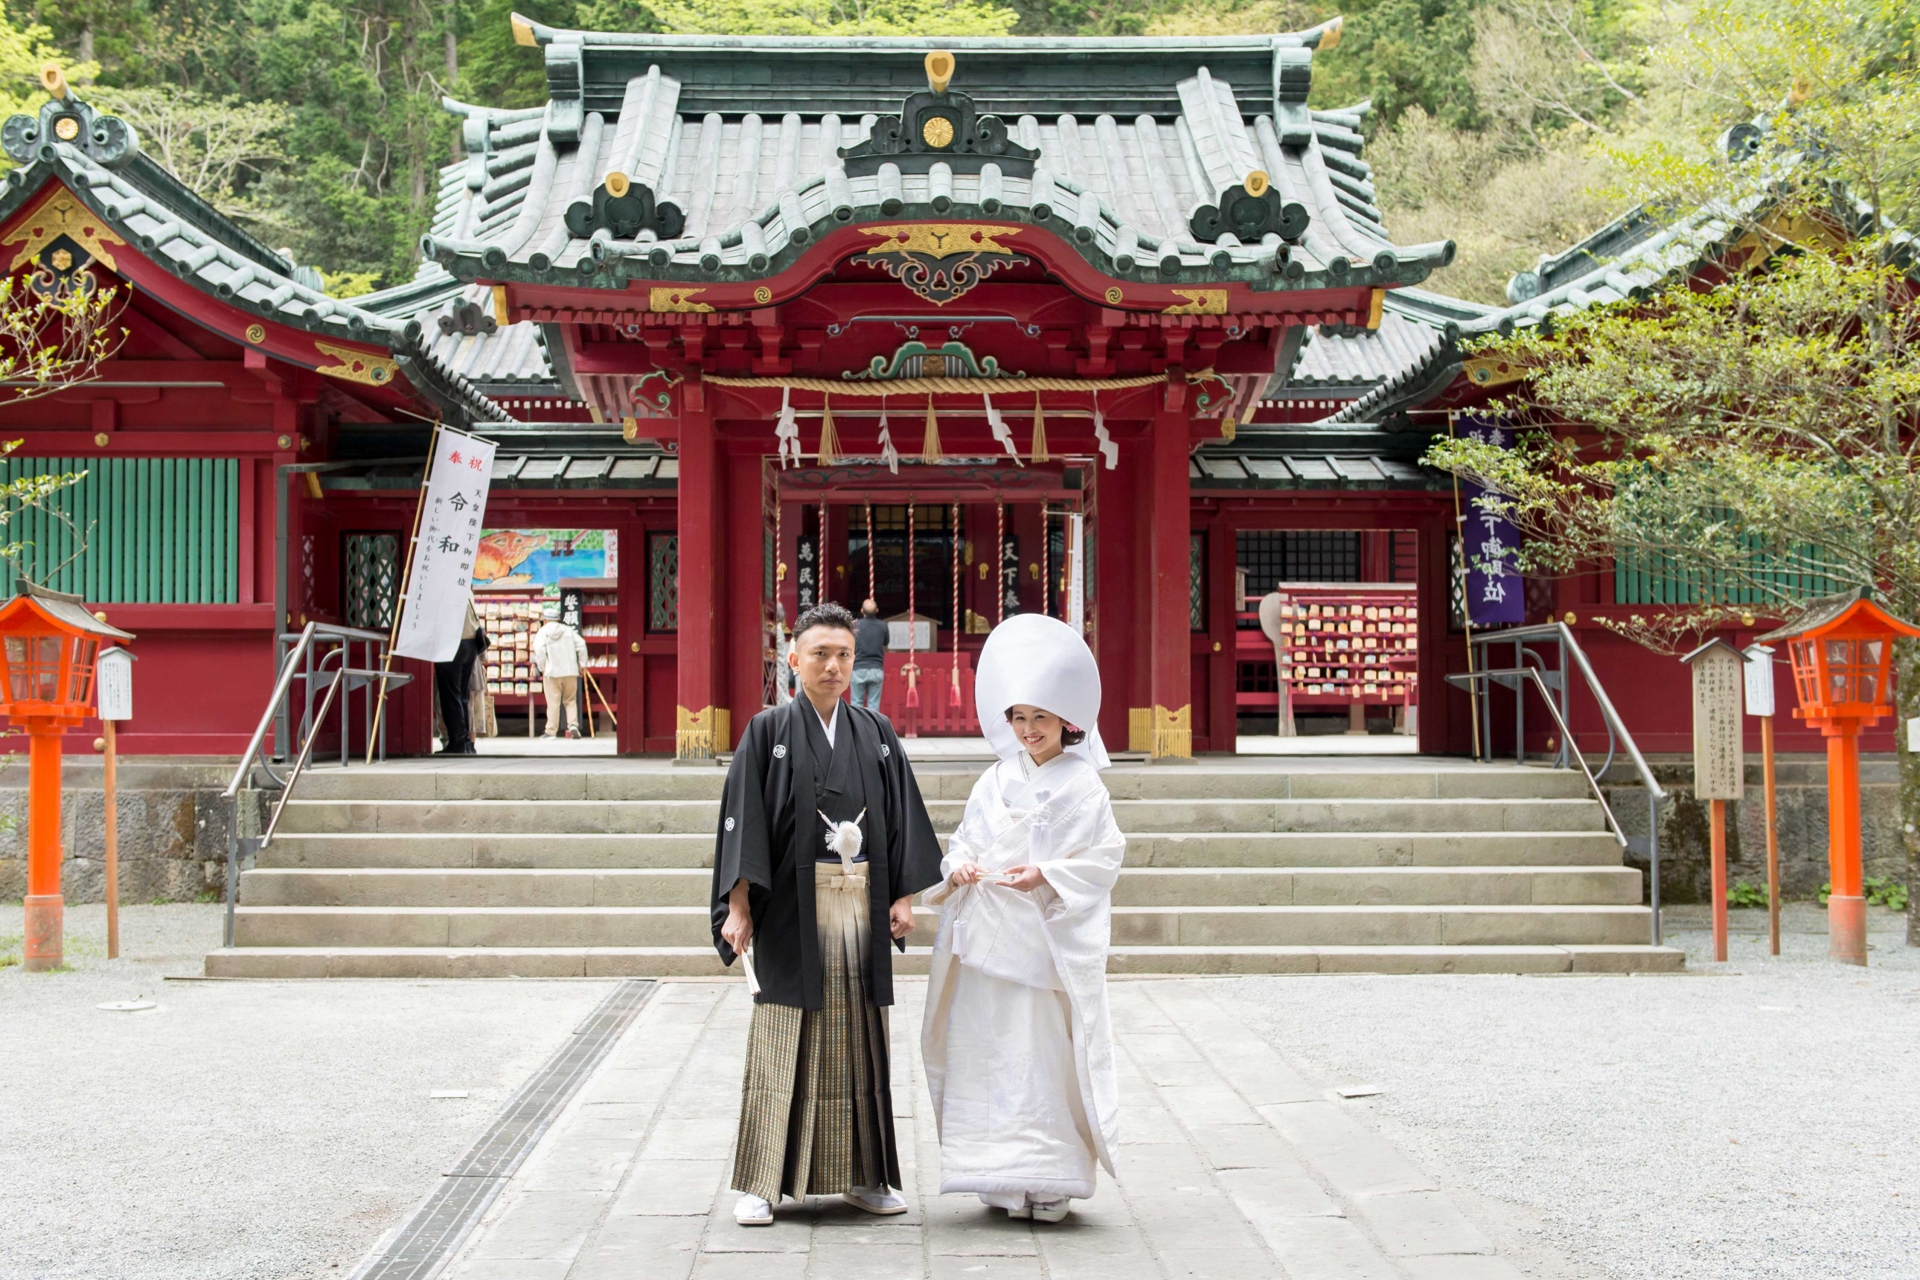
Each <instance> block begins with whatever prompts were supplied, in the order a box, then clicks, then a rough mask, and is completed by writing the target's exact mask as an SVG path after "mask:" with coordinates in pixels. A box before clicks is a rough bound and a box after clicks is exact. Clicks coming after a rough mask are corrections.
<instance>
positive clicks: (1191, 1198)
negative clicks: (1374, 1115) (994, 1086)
mask: <svg viewBox="0 0 1920 1280" xmlns="http://www.w3.org/2000/svg"><path fill="white" fill-rule="evenodd" d="M898 990H899V992H900V996H901V1000H900V1004H899V1006H898V1007H897V1008H896V1011H895V1017H894V1020H893V1025H892V1036H893V1058H894V1106H895V1112H896V1117H897V1129H898V1133H899V1138H900V1143H901V1160H902V1166H903V1170H902V1172H903V1176H904V1177H905V1179H906V1181H907V1184H908V1186H907V1190H906V1194H907V1198H908V1201H909V1206H910V1208H909V1212H908V1213H906V1214H905V1215H902V1216H900V1217H895V1218H888V1219H880V1218H872V1217H869V1216H868V1215H866V1214H863V1213H860V1212H858V1211H856V1210H853V1209H851V1208H849V1207H847V1206H845V1205H844V1204H842V1203H841V1202H840V1201H839V1200H838V1198H837V1197H836V1198H834V1199H831V1200H813V1201H810V1202H808V1203H807V1204H806V1205H804V1206H802V1205H794V1204H792V1203H791V1202H790V1203H789V1204H788V1205H787V1206H786V1207H784V1208H782V1209H781V1210H779V1211H778V1216H777V1220H776V1222H775V1224H774V1225H773V1226H772V1227H763V1228H742V1227H739V1226H736V1225H735V1224H734V1222H733V1218H732V1207H733V1201H734V1195H733V1193H732V1192H730V1191H729V1190H727V1189H726V1182H727V1178H728V1173H729V1172H730V1169H731V1163H730V1157H731V1146H732V1141H733V1133H734V1124H735V1119H736V1115H737V1111H738V1106H739V1090H740V1068H741V1055H742V1053H743V1051H744V1049H745V1044H746V1029H747V1020H748V1017H749V1013H750V1008H751V1005H750V1001H749V998H748V995H747V991H746V988H745V987H744V985H742V984H739V983H737V982H733V983H729V982H674V983H667V984H665V985H663V987H662V989H661V990H660V991H659V992H658V993H656V995H655V997H654V999H653V1000H652V1002H651V1003H650V1004H649V1005H648V1007H647V1008H646V1009H645V1010H644V1011H643V1012H642V1014H641V1016H640V1018H639V1020H638V1021H637V1022H636V1023H635V1024H634V1026H633V1028H632V1029H631V1030H630V1031H629V1032H628V1034H627V1036H626V1037H625V1039H624V1040H623V1041H622V1043H621V1044H620V1045H619V1046H618V1047H617V1048H616V1049H615V1050H614V1051H613V1053H612V1054H610V1055H609V1057H608V1058H607V1060H606V1062H605V1063H604V1064H603V1065H602V1067H601V1069H600V1070H599V1072H598V1073H597V1074H596V1076H595V1077H594V1078H593V1079H592V1080H591V1081H590V1082H589V1083H588V1084H587V1085H586V1086H585V1087H584V1088H583V1089H582V1090H581V1092H580V1093H579V1095H577V1096H576V1098H575V1099H574V1101H573V1102H572V1103H571V1104H570V1105H569V1106H568V1108H567V1109H566V1111H565V1113H564V1114H563V1115H562V1116H561V1117H560V1118H559V1120H558V1121H557V1123H556V1124H555V1125H554V1127H553V1129H552V1130H551V1132H550V1133H549V1135H548V1136H547V1138H546V1139H545V1140H544V1141H543V1142H542V1143H541V1146H540V1148H539V1149H538V1150H537V1151H536V1152H535V1153H534V1154H533V1156H532V1157H531V1158H529V1160H528V1161H527V1163H526V1164H525V1165H524V1166H523V1167H522V1168H521V1170H520V1171H519V1172H518V1173H517V1174H516V1175H515V1177H514V1179H513V1181H512V1184H511V1185H510V1187H509V1188H508V1190H507V1191H506V1192H505V1193H504V1194H503V1195H502V1196H501V1197H500V1200H499V1201H498V1202H497V1203H496V1204H495V1205H494V1207H493V1208H492V1209H491V1210H490V1211H489V1213H488V1215H487V1217H486V1219H485V1220H484V1221H483V1222H482V1224H481V1225H480V1227H479V1229H478V1230H476V1231H475V1233H474V1235H473V1236H472V1237H471V1238H470V1239H469V1241H468V1243H467V1245H466V1246H465V1247H464V1248H463V1250H462V1251H461V1253H460V1255H459V1257H458V1258H457V1259H456V1260H455V1262H454V1264H453V1266H452V1267H450V1268H449V1270H448V1271H447V1273H446V1274H447V1276H448V1278H449V1280H509V1278H511V1280H612V1278H614V1277H618V1278H620V1280H628V1278H629V1277H631V1276H633V1275H636V1274H641V1273H643V1272H644V1274H646V1275H647V1276H648V1277H649V1280H688V1278H694V1280H724V1278H727V1277H734V1276H739V1277H748V1276H751V1277H754V1280H783V1278H789V1277H790V1278H792V1280H801V1278H802V1277H819V1278H821V1280H913V1278H924V1280H947V1278H948V1277H952V1278H953V1280H962V1278H964V1280H1015V1278H1019V1280H1027V1278H1033V1280H1039V1278H1041V1277H1045V1278H1047V1280H1079V1278H1080V1277H1086V1278H1088V1280H1134V1278H1135V1277H1140V1278H1142V1280H1202V1278H1212V1277H1219V1278H1221V1280H1227V1278H1231V1280H1262V1278H1263V1277H1273V1278H1275V1280H1278V1278H1280V1277H1286V1278H1288V1280H1456V1278H1464V1277H1469V1276H1470V1277H1473V1278H1474V1280H1513V1278H1515V1277H1518V1276H1519V1275H1520V1274H1521V1273H1520V1271H1519V1270H1517V1269H1516V1268H1514V1267H1513V1266H1512V1265H1511V1264H1510V1263H1508V1262H1506V1261H1504V1260H1503V1259H1502V1258H1500V1257H1499V1256H1497V1254H1496V1250H1495V1246H1494V1244H1493V1243H1492V1241H1491V1240H1490V1239H1489V1238H1488V1237H1487V1236H1486V1235H1485V1234H1484V1233H1483V1232H1482V1231H1481V1230H1480V1229H1479V1228H1478V1227H1477V1226H1476V1225H1475V1224H1474V1223H1473V1222H1472V1221H1470V1220H1469V1219H1468V1218H1467V1217H1466V1216H1465V1215H1464V1214H1463V1213H1462V1212H1461V1211H1460V1209H1459V1208H1458V1207H1457V1206H1456V1205H1455V1203H1454V1201H1453V1199H1452V1198H1451V1197H1450V1196H1449V1195H1448V1193H1447V1191H1446V1190H1445V1189H1444V1188H1443V1187H1441V1186H1440V1185H1439V1184H1438V1183H1437V1182H1436V1181H1435V1180H1434V1179H1433V1178H1432V1177H1430V1176H1429V1175H1428V1174H1427V1173H1425V1172H1423V1171H1422V1170H1421V1168H1419V1167H1418V1166H1417V1165H1416V1164H1414V1163H1413V1162H1412V1161H1410V1160H1408V1159H1407V1158H1406V1157H1405V1156H1404V1155H1403V1154H1402V1153H1401V1152H1400V1151H1399V1150H1397V1149H1396V1148H1395V1147H1394V1146H1393V1144H1392V1143H1390V1142H1388V1141H1386V1140H1385V1139H1383V1138H1382V1137H1381V1136H1380V1135H1379V1134H1378V1133H1377V1132H1375V1130H1374V1129H1373V1128H1372V1126H1371V1124H1370V1122H1369V1120H1368V1118H1367V1115H1366V1112H1365V1108H1364V1107H1362V1106H1361V1105H1359V1104H1356V1103H1353V1102H1349V1101H1346V1100H1344V1099H1341V1098H1340V1097H1338V1095H1333V1094H1330V1093H1329V1092H1328V1091H1326V1090H1325V1089H1323V1088H1322V1087H1321V1086H1320V1085H1319V1084H1317V1083H1315V1082H1313V1081H1310V1080H1308V1079H1307V1078H1305V1077H1304V1076H1302V1075H1301V1074H1300V1073H1299V1072H1297V1071H1296V1070H1295V1069H1294V1068H1293V1067H1292V1066H1290V1065H1289V1064H1288V1063H1287V1061H1286V1060H1285V1059H1284V1058H1282V1057H1281V1056H1280V1055H1279V1054H1278V1053H1277V1052H1275V1050H1274V1049H1273V1048H1272V1047H1271V1046H1270V1045H1269V1044H1268V1043H1267V1042H1266V1041H1265V1040H1263V1039H1262V1038H1261V1037H1260V1036H1259V1035H1258V1034H1256V1033H1255V1032H1254V1031H1253V1030H1251V1029H1250V1028H1248V1027H1247V1026H1246V1025H1245V1024H1244V1021H1243V1020H1242V1019H1241V1018H1239V1017H1237V1016H1236V1015H1234V1014H1232V1013H1230V1012H1229V1011H1228V1009H1226V1008H1225V1007H1223V1006H1222V1005H1221V1004H1219V1003H1217V1002H1216V1001H1215V1000H1214V998H1213V997H1212V995H1211V994H1210V993H1209V991H1208V988H1207V986H1206V985H1205V984H1197V983H1191V982H1185V983H1183V982H1179V981H1142V982H1116V983H1115V984H1113V986H1112V987H1111V992H1112V999H1113V1008H1114V1021H1115V1028H1116V1033H1117V1035H1118V1038H1119V1047H1120V1054H1119V1061H1120V1084H1121V1090H1122V1117H1121V1123H1122V1128H1123V1138H1122V1146H1121V1148H1120V1151H1119V1154H1118V1157H1117V1163H1118V1166H1119V1178H1118V1181H1117V1183H1116V1182H1115V1180H1113V1179H1110V1178H1108V1177H1107V1176H1106V1175H1105V1174H1104V1173H1103V1174H1102V1175H1101V1186H1100V1189H1099V1193H1098V1194H1097V1195H1096V1196H1095V1197H1094V1198H1093V1199H1091V1200H1089V1201H1085V1202H1079V1203H1076V1205H1075V1206H1074V1213H1073V1215H1072V1217H1070V1218H1069V1219H1068V1220H1067V1221H1066V1222H1064V1223H1060V1224H1058V1225H1048V1224H1044V1223H1043V1224H1030V1223H1025V1222H1011V1221H1009V1220H1008V1219H1007V1217H1006V1216H1005V1215H1004V1214H1002V1213H998V1212H990V1211H988V1210H986V1209H985V1208H983V1207H982V1206H981V1205H980V1203H979V1201H978V1200H976V1199H975V1198H974V1197H972V1196H941V1195H939V1194H938V1190H939V1146H938V1139H937V1136H936V1134H935V1132H934V1128H933V1121H932V1117H931V1115H930V1114H929V1106H928V1103H927V1101H926V1086H925V1083H924V1079H923V1076H922V1072H921V1064H920V1057H919V1043H918V1037H919V1025H920V1011H921V1001H922V999H923V997H924V992H925V984H924V983H923V982H921V981H919V980H914V979H908V980H904V981H902V982H901V983H900V984H899V987H898Z"/></svg>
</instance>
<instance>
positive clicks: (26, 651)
mask: <svg viewBox="0 0 1920 1280" xmlns="http://www.w3.org/2000/svg"><path fill="white" fill-rule="evenodd" d="M14 590H15V593H16V594H15V595H14V597H13V598H12V599H11V600H8V601H7V602H6V603H5V604H3V605H0V715H5V716H7V717H8V718H10V719H11V720H12V721H13V722H14V723H15V724H17V725H20V726H22V727H24V728H25V729H26V731H27V742H28V777H27V901H26V908H27V911H26V934H27V936H26V946H25V955H24V961H25V966H24V967H25V968H27V969H29V970H46V969H57V968H59V967H60V962H61V953H62V946H61V942H62V934H63V932H64V928H65V912H64V904H63V902H62V901H61V897H60V735H61V734H62V733H64V732H65V731H66V730H68V729H71V728H75V727H77V726H78V725H79V724H80V723H81V722H82V721H84V720H86V719H87V718H88V717H89V716H91V715H92V714H93V700H94V698H93V664H94V660H95V658H96V657H97V656H98V654H99V651H100V642H101V641H102V640H106V639H114V640H131V639H132V638H133V637H132V636H130V635H128V634H127V633H126V632H124V631H121V630H119V629H118V628H116V627H110V626H108V625H107V624H106V623H104V622H101V621H99V620H98V619H96V618H95V617H94V616H93V615H92V614H90V613H88V612H87V608H86V606H85V605H84V604H82V603H81V600H80V597H79V596H70V595H64V594H62V593H61V592H58V591H48V590H46V589H45V588H43V587H36V586H34V585H33V584H32V583H30V582H27V581H25V580H24V579H22V580H21V581H20V582H19V584H18V585H17V586H16V587H15V589H14Z"/></svg>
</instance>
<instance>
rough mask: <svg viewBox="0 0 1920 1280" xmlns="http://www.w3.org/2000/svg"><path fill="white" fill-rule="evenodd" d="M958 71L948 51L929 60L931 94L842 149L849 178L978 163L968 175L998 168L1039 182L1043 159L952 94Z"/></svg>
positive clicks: (910, 99)
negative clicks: (889, 168)
mask: <svg viewBox="0 0 1920 1280" xmlns="http://www.w3.org/2000/svg"><path fill="white" fill-rule="evenodd" d="M956 67H957V64H956V62H955V59H954V56H953V54H951V53H949V52H947V51H946V50H945V49H936V50H934V51H933V52H932V53H929V54H928V55H927V57H926V69H927V88H926V89H925V90H924V91H922V92H919V93H911V94H908V95H907V100H906V102H905V103H903V104H902V105H901V107H900V114H899V115H897V116H881V117H879V118H878V119H876V120H875V121H874V122H873V129H872V131H871V132H869V133H868V135H867V138H866V140H865V141H864V142H860V143H856V144H855V145H853V146H851V147H842V148H841V149H840V157H841V160H842V161H843V165H842V167H843V168H844V169H845V170H846V173H847V176H848V177H856V176H862V175H868V174H874V173H878V172H879V170H880V166H881V165H883V164H892V165H896V166H898V167H899V168H900V169H901V170H902V171H903V172H913V173H925V172H927V171H928V170H930V169H932V168H933V166H934V165H936V164H948V165H951V164H952V163H953V162H955V161H961V162H963V164H964V162H965V161H967V160H976V159H977V160H978V161H979V162H980V164H979V165H966V166H965V167H966V168H967V169H968V171H970V172H974V171H977V170H978V168H980V167H984V166H985V165H986V164H989V163H992V164H997V165H999V166H1000V170H1001V172H1002V173H1003V174H1005V175H1007V176H1009V177H1019V178H1030V177H1032V176H1033V162H1034V161H1035V160H1038V159H1039V158H1040V153H1039V152H1038V151H1037V150H1034V149H1033V148H1030V147H1023V146H1021V145H1020V144H1019V143H1017V142H1015V141H1013V139H1012V138H1011V137H1009V136H1008V134H1007V126H1006V122H1005V121H1003V120H1001V119H1000V117H999V116H989V115H981V114H980V112H979V109H978V108H977V107H975V106H974V104H973V99H972V98H971V97H969V96H967V95H966V94H964V93H958V92H951V91H949V89H948V88H947V86H948V85H950V84H951V83H952V82H953V74H954V71H955V70H956Z"/></svg>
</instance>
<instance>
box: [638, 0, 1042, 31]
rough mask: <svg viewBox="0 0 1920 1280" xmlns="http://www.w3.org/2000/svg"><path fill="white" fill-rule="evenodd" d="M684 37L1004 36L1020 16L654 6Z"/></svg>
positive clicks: (766, 2)
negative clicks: (697, 35)
mask: <svg viewBox="0 0 1920 1280" xmlns="http://www.w3.org/2000/svg"><path fill="white" fill-rule="evenodd" d="M651 8H652V10H653V12H654V13H655V14H656V15H657V16H658V20H659V22H660V24H661V29H662V30H664V31H669V32H678V33H682V34H696V33H698V34H711V35H728V36H745V35H778V36H798V35H847V36H855V35H859V36H910V35H924V36H1004V35H1007V34H1009V33H1010V32H1011V31H1012V30H1013V25H1014V23H1015V22H1017V21H1019V16H1020V15H1018V14H1017V13H1015V12H1014V11H1013V10H1011V9H1005V8H1000V7H997V6H995V5H993V4H991V3H987V2H986V0H700V2H699V3H687V2H685V0H654V3H653V4H652V5H651Z"/></svg>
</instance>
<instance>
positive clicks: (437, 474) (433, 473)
mask: <svg viewBox="0 0 1920 1280" xmlns="http://www.w3.org/2000/svg"><path fill="white" fill-rule="evenodd" d="M493 451H494V446H493V442H492V441H490V440H482V439H481V438H480V437H479V436H470V435H468V434H466V433H465V432H463V431H452V430H449V429H447V428H445V427H442V428H441V429H440V433H439V435H438V436H436V437H435V443H434V453H433V458H432V460H431V461H430V462H429V464H428V469H427V484H426V491H425V493H424V494H423V495H422V497H421V502H420V528H419V532H418V533H416V534H415V535H414V539H413V550H412V553H411V556H410V558H409V560H408V565H407V593H406V597H405V599H403V600H402V601H401V603H400V634H399V639H398V640H397V641H396V643H395V644H394V646H393V651H394V653H395V654H397V655H399V656H400V657H402V658H424V659H426V660H427V661H428V662H446V661H448V660H449V659H451V658H452V657H453V655H454V651H455V650H456V649H458V648H459V647H460V631H461V628H462V626H463V624H464V623H465V622H466V618H467V604H468V602H469V601H470V600H471V599H472V595H473V561H474V557H475V555H476V554H477V553H478V551H479V547H480V529H481V525H482V524H483V522H484V521H485V518H486V512H487V488H488V486H489V484H491V483H492V480H493Z"/></svg>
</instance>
